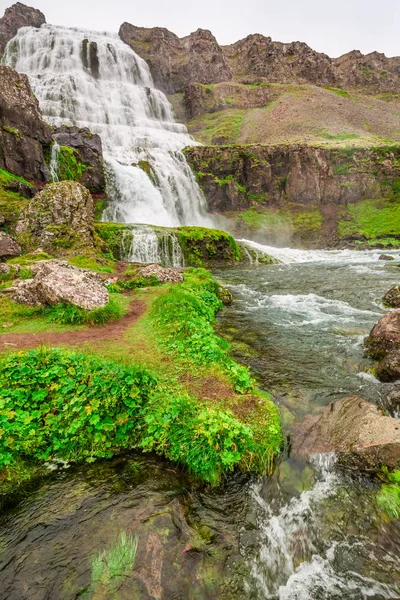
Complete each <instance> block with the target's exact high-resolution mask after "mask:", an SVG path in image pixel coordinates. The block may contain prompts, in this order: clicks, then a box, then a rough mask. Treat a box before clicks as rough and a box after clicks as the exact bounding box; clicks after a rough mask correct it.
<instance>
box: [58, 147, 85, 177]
mask: <svg viewBox="0 0 400 600" xmlns="http://www.w3.org/2000/svg"><path fill="white" fill-rule="evenodd" d="M86 169H87V166H86V165H85V164H83V163H82V162H80V156H79V153H78V152H77V151H76V150H74V148H71V147H70V146H61V147H60V154H59V163H58V173H57V174H58V178H59V180H60V181H70V180H72V181H78V182H79V181H80V180H81V179H82V175H83V173H84V171H86Z"/></svg>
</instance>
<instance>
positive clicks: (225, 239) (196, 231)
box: [176, 227, 241, 266]
mask: <svg viewBox="0 0 400 600" xmlns="http://www.w3.org/2000/svg"><path fill="white" fill-rule="evenodd" d="M176 232H177V237H178V241H179V245H180V247H181V249H182V252H183V255H184V257H185V261H186V264H187V265H191V266H203V265H205V266H207V265H209V264H212V263H213V262H220V263H226V264H229V263H231V264H232V263H233V264H235V262H237V261H239V260H240V259H241V251H240V248H239V246H238V245H237V243H236V241H235V240H234V238H233V237H232V236H231V235H230V234H229V233H226V231H221V230H219V229H206V228H205V227H178V228H177V229H176Z"/></svg>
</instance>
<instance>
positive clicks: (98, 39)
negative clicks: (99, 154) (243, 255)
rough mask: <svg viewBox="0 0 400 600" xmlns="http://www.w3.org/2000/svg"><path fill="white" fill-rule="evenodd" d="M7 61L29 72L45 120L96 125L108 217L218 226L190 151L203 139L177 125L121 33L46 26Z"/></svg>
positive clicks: (23, 34)
mask: <svg viewBox="0 0 400 600" xmlns="http://www.w3.org/2000/svg"><path fill="white" fill-rule="evenodd" d="M4 61H5V64H7V65H9V66H11V67H13V68H14V69H16V70H17V71H18V72H20V73H25V74H27V75H28V77H29V80H30V82H31V85H32V88H33V91H34V93H35V95H36V97H37V98H38V100H39V103H40V107H41V109H42V112H43V115H44V118H45V119H46V120H47V121H48V122H50V123H52V124H54V125H61V124H66V125H77V126H79V127H89V128H90V130H91V131H93V132H94V133H98V134H99V135H100V136H101V139H102V142H103V150H104V157H105V162H106V165H107V184H108V195H109V197H111V198H112V200H113V202H111V203H110V206H109V207H108V209H107V210H106V213H105V215H104V216H105V218H106V219H107V220H113V221H122V222H125V223H147V224H155V225H163V226H168V227H170V226H176V225H196V224H200V225H212V224H211V221H210V219H209V218H208V217H207V216H206V202H205V199H204V197H203V195H202V193H201V191H200V188H199V186H198V185H197V183H196V180H195V177H194V175H193V173H192V171H191V169H190V167H189V165H188V164H187V162H186V159H185V157H184V155H183V153H182V149H183V148H184V147H185V146H188V145H193V144H194V143H195V142H194V141H193V139H192V138H191V137H190V136H189V135H188V133H187V130H186V128H185V126H184V125H181V124H178V123H175V121H174V116H173V111H172V107H171V105H170V103H169V102H168V99H167V98H166V96H165V95H164V94H163V93H162V92H161V91H159V90H156V89H154V85H153V81H152V78H151V74H150V71H149V68H148V66H147V64H146V62H145V61H144V60H142V59H141V58H140V57H139V56H138V55H137V54H135V53H134V52H133V50H131V49H130V48H129V46H127V45H126V44H124V43H123V42H122V41H121V40H120V39H119V37H118V36H117V35H113V34H107V33H104V34H102V33H98V32H93V31H84V30H79V29H69V28H65V27H55V26H53V25H43V26H42V27H41V28H40V29H36V28H31V27H25V28H22V29H20V30H19V31H18V33H17V35H16V36H15V37H14V38H13V39H12V40H11V41H10V42H9V44H8V45H7V48H6V53H5V59H4Z"/></svg>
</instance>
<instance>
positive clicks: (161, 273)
mask: <svg viewBox="0 0 400 600" xmlns="http://www.w3.org/2000/svg"><path fill="white" fill-rule="evenodd" d="M137 274H138V275H139V276H140V277H145V278H146V279H147V278H149V277H157V279H158V281H159V282H160V283H166V282H168V283H182V282H183V275H182V273H179V271H177V270H176V269H170V268H167V267H162V266H161V265H149V266H147V267H141V268H140V269H138V271H137Z"/></svg>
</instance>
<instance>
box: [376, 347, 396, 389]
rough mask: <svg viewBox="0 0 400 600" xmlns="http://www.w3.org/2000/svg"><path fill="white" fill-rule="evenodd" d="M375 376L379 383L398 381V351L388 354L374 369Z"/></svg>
mask: <svg viewBox="0 0 400 600" xmlns="http://www.w3.org/2000/svg"><path fill="white" fill-rule="evenodd" d="M376 376H377V377H378V379H379V380H380V381H396V380H397V379H400V350H395V351H394V352H389V354H387V355H386V356H385V358H384V359H383V360H381V361H380V362H379V363H378V366H377V367H376Z"/></svg>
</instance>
